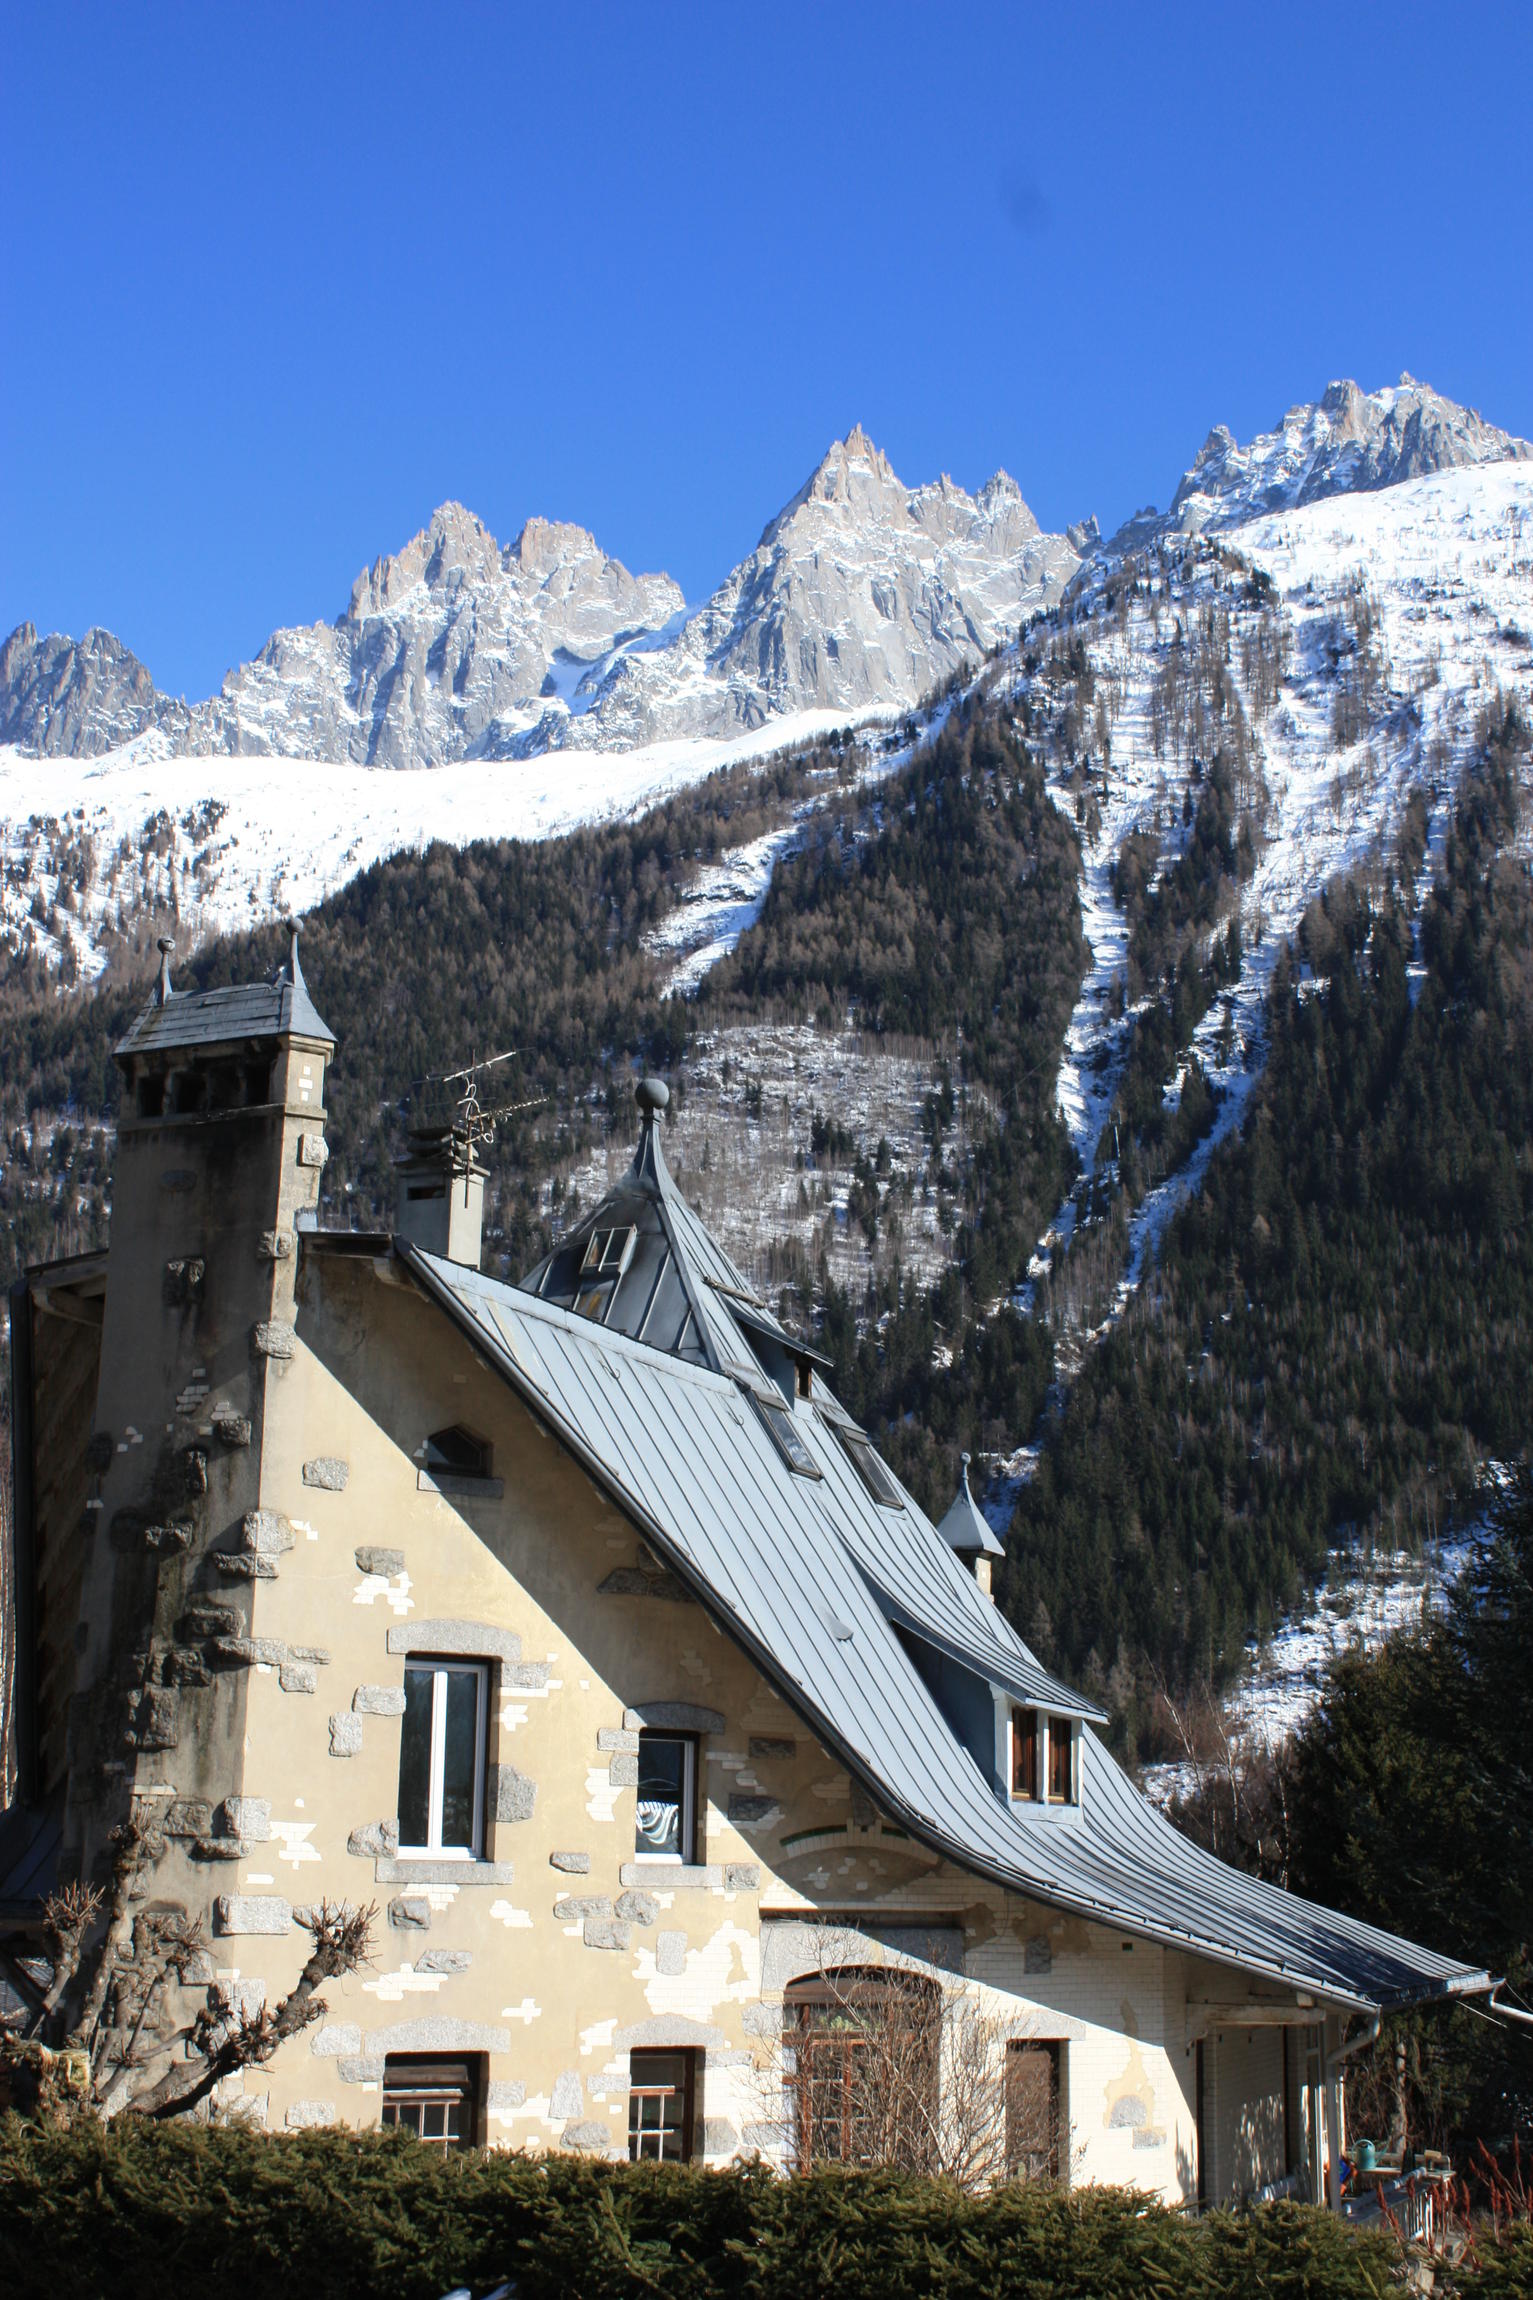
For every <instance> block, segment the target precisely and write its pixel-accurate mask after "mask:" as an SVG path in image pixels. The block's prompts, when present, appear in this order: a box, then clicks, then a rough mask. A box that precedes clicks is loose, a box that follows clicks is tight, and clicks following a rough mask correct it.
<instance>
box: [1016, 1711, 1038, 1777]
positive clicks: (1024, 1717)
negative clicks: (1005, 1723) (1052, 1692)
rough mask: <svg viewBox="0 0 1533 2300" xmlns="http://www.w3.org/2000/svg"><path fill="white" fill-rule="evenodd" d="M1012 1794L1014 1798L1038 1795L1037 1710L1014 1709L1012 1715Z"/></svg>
mask: <svg viewBox="0 0 1533 2300" xmlns="http://www.w3.org/2000/svg"><path fill="white" fill-rule="evenodd" d="M1011 1793H1012V1795H1013V1796H1014V1797H1036V1796H1037V1794H1038V1712H1037V1710H1036V1709H1013V1711H1012V1713H1011Z"/></svg>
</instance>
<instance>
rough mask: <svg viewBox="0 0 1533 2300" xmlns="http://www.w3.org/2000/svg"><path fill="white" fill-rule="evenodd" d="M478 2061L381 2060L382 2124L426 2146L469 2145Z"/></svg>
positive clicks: (478, 2088)
mask: <svg viewBox="0 0 1533 2300" xmlns="http://www.w3.org/2000/svg"><path fill="white" fill-rule="evenodd" d="M480 2065H481V2064H480V2062H479V2060H478V2059H477V2058H475V2057H470V2058H469V2059H466V2060H426V2059H423V2058H422V2057H420V2056H419V2055H417V2054H414V2053H394V2054H391V2055H390V2056H389V2058H388V2059H387V2060H386V2061H385V2062H384V2064H383V2122H384V2126H385V2128H394V2129H397V2130H399V2131H401V2132H413V2133H414V2135H415V2137H416V2139H417V2140H423V2141H424V2142H425V2143H426V2145H427V2146H428V2147H429V2148H440V2149H442V2150H443V2151H444V2152H445V2151H446V2150H449V2149H455V2148H472V2147H473V2145H474V2143H475V2141H476V2139H477V2138H478V2127H479V2098H480V2094H481V2092H482V2090H483V2086H482V2084H481V2082H480Z"/></svg>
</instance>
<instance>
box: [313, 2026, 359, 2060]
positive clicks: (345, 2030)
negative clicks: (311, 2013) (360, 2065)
mask: <svg viewBox="0 0 1533 2300" xmlns="http://www.w3.org/2000/svg"><path fill="white" fill-rule="evenodd" d="M309 2050H310V2052H312V2053H313V2054H315V2056H316V2057H317V2058H318V2059H320V2060H336V2059H338V2058H339V2057H340V2055H341V2054H342V2053H359V2052H360V2051H361V2050H362V2031H361V2030H360V2029H359V2028H358V2027H357V2026H356V2024H355V2023H354V2022H352V2021H344V2020H337V2021H325V2022H323V2023H322V2025H321V2026H320V2027H319V2028H318V2029H316V2030H315V2032H314V2035H313V2037H312V2038H311V2039H310V2043H309Z"/></svg>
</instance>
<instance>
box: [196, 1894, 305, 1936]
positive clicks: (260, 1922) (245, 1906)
mask: <svg viewBox="0 0 1533 2300" xmlns="http://www.w3.org/2000/svg"><path fill="white" fill-rule="evenodd" d="M292 1922H293V1910H292V1904H291V1903H290V1902H288V1901H284V1900H283V1899H282V1898H281V1897H280V1896H279V1895H278V1894H276V1893H220V1894H219V1895H218V1897H217V1899H216V1900H215V1901H214V1903H213V1930H214V1932H215V1933H285V1932H287V1931H288V1930H289V1928H290V1927H291V1925H292Z"/></svg>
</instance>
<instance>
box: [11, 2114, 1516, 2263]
mask: <svg viewBox="0 0 1533 2300" xmlns="http://www.w3.org/2000/svg"><path fill="white" fill-rule="evenodd" d="M506 2276H513V2277H515V2278H516V2279H517V2289H518V2293H519V2295H520V2300H638V2296H640V2295H653V2294H663V2295H665V2296H666V2300H723V2296H729V2300H816V2296H817V2295H819V2294H825V2295H827V2300H828V2296H829V2295H832V2294H833V2295H834V2296H835V2300H907V2296H908V2300H1250V2296H1253V2295H1258V2294H1260V2295H1263V2296H1264V2300H1322V2296H1323V2300H1352V2296H1353V2295H1356V2296H1357V2300H1384V2296H1385V2295H1386V2294H1391V2293H1398V2291H1399V2289H1400V2285H1399V2257H1398V2254H1397V2252H1396V2251H1395V2249H1394V2247H1393V2246H1392V2244H1391V2243H1390V2242H1389V2241H1387V2240H1386V2239H1383V2238H1380V2237H1377V2236H1375V2237H1364V2236H1357V2235H1354V2234H1352V2233H1351V2232H1350V2231H1349V2230H1347V2229H1346V2228H1344V2227H1342V2226H1341V2225H1339V2224H1338V2223H1337V2222H1336V2221H1335V2220H1333V2219H1332V2218H1331V2216H1330V2215H1329V2214H1328V2213H1325V2212H1320V2211H1315V2210H1312V2209H1309V2208H1306V2207H1302V2206H1294V2205H1285V2206H1274V2207H1271V2208H1268V2209H1265V2210H1263V2211H1260V2212H1257V2213H1252V2214H1245V2215H1238V2214H1234V2213H1214V2214H1211V2215H1209V2216H1207V2217H1205V2218H1204V2219H1202V2220H1187V2219H1183V2218H1182V2217H1180V2216H1179V2215H1178V2214H1176V2213H1173V2212H1169V2211H1167V2210H1166V2209H1165V2208H1164V2207H1163V2206H1161V2205H1159V2204H1156V2203H1152V2202H1150V2201H1149V2200H1147V2199H1146V2198H1144V2197H1142V2196H1136V2195H1134V2194H1132V2193H1131V2192H1129V2191H1126V2190H1122V2189H1103V2188H1087V2189H1082V2190H1080V2191H1078V2192H1077V2193H1075V2194H1072V2195H1062V2194H1059V2193H1056V2192H1052V2191H1048V2190H1042V2189H1028V2188H1011V2189H1001V2190H997V2191H995V2192H994V2193H992V2194H991V2195H989V2196H986V2197H983V2198H974V2197H967V2196H964V2195H962V2194H960V2193H959V2192H958V2191H956V2190H954V2189H952V2188H950V2187H947V2186H944V2185H943V2184H942V2183H941V2182H938V2181H929V2180H918V2179H911V2178H908V2177H904V2176H901V2175H897V2174H892V2173H880V2172H842V2171H823V2172H816V2173H812V2174H809V2175H806V2176H804V2177H801V2178H796V2179H792V2180H783V2179H779V2178H777V2177H776V2176H774V2175H773V2174H772V2173H770V2172H769V2171H767V2170H766V2169H765V2168H764V2167H761V2166H757V2165H742V2166H738V2167H735V2168H731V2169H729V2170H726V2171H721V2172H701V2171H696V2170H693V2169H691V2168H687V2167H680V2166H668V2165H635V2166H628V2165H610V2164H605V2163H593V2162H591V2161H589V2160H587V2159H583V2158H577V2157H568V2156H554V2157H541V2158H534V2157H526V2156H516V2155H511V2154H509V2153H488V2154H483V2155H477V2154H475V2155H464V2156H457V2157H444V2156H441V2155H438V2154H437V2153H436V2152H434V2151H432V2150H428V2149H426V2148H423V2147H422V2146H421V2145H420V2143H419V2142H418V2141H415V2140H414V2139H412V2138H411V2137H409V2136H408V2135H406V2134H398V2133H393V2134H375V2135H364V2136H362V2137H361V2138H360V2139H359V2138H354V2137H352V2136H351V2135H349V2134H346V2133H342V2132H338V2131H324V2132H308V2133H301V2134H294V2135H293V2136H291V2137H283V2138H280V2139H278V2138H267V2137H265V2136H264V2135H261V2134H259V2133H251V2132H241V2131H237V2130H229V2129H224V2130H210V2129H208V2128H206V2127H201V2126H160V2125H151V2124H147V2123H140V2122H136V2121H133V2120H130V2119H120V2120H119V2121H118V2122H117V2123H115V2124H112V2125H103V2124H100V2123H97V2122H96V2121H94V2120H84V2119H82V2120H81V2121H80V2122H79V2123H77V2124H75V2125H74V2126H72V2127H69V2128H66V2129H64V2130H48V2129H45V2128H42V2127H40V2126H37V2125H33V2124H27V2123H23V2122H22V2121H21V2119H19V2118H18V2117H15V2116H7V2117H5V2118H4V2119H0V2290H3V2291H4V2293H5V2294H6V2296H7V2300H98V2296H99V2300H192V2296H193V2295H196V2294H200V2293H205V2292H216V2293H218V2294H219V2300H244V2296H245V2295H246V2294H252V2295H264V2294H268V2293H269V2294H271V2295H273V2296H274V2300H275V2296H277V2295H280V2296H281V2300H288V2295H293V2296H294V2300H439V2296H440V2295H442V2294H443V2293H446V2292H448V2291H450V2290H451V2289H452V2288H453V2287H454V2286H456V2285H463V2284H468V2285H471V2286H472V2287H473V2288H474V2290H475V2291H476V2292H481V2293H482V2292H483V2291H484V2290H485V2289H486V2288H487V2287H488V2286H489V2285H491V2284H492V2283H494V2282H496V2281H497V2280H499V2279H500V2278H502V2277H506ZM1439 2289H1441V2286H1439ZM1458 2289H1459V2290H1460V2292H1462V2293H1463V2294H1464V2295H1465V2296H1466V2300H1469V2296H1471V2295H1472V2296H1473V2300H1514V2296H1515V2295H1519V2294H1520V2295H1524V2296H1525V2295H1527V2294H1529V2293H1533V2241H1530V2232H1529V2231H1528V2230H1527V2229H1520V2230H1517V2231H1514V2232H1513V2233H1512V2236H1511V2237H1510V2238H1509V2239H1508V2240H1507V2242H1506V2243H1504V2244H1503V2245H1501V2246H1499V2247H1494V2248H1492V2249H1490V2250H1488V2251H1487V2252H1486V2253H1485V2254H1484V2256H1483V2260H1482V2264H1481V2266H1480V2267H1479V2268H1477V2269H1476V2270H1474V2271H1472V2272H1464V2273H1461V2274H1460V2276H1459V2278H1458Z"/></svg>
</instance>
